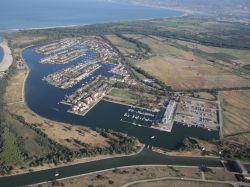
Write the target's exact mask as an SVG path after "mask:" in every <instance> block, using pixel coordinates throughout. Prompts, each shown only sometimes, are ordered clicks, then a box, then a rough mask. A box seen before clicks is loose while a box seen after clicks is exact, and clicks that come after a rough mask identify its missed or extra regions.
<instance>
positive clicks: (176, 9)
mask: <svg viewBox="0 0 250 187" xmlns="http://www.w3.org/2000/svg"><path fill="white" fill-rule="evenodd" d="M108 3H116V2H112V1H108ZM134 5H137V6H142V7H149V8H159V9H165V10H170V11H171V10H172V11H178V12H180V13H181V15H178V16H166V17H161V18H145V19H144V18H142V19H127V20H113V21H112V20H110V21H104V22H96V23H80V24H70V25H55V26H41V27H39V26H38V27H27V28H10V29H7V30H1V32H7V33H8V32H19V31H29V30H46V29H56V28H73V27H83V26H89V25H95V24H107V23H124V22H133V21H153V20H157V19H171V18H181V17H186V16H189V15H192V14H194V13H195V12H193V11H189V10H185V9H178V8H168V7H162V6H153V5H145V4H134Z"/></svg>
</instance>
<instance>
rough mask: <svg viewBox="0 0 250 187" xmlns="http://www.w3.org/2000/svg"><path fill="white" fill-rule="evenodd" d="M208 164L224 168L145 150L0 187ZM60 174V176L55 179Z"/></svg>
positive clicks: (5, 181) (13, 179) (2, 182)
mask: <svg viewBox="0 0 250 187" xmlns="http://www.w3.org/2000/svg"><path fill="white" fill-rule="evenodd" d="M202 164H206V165H207V166H209V167H222V165H221V162H220V160H219V159H217V158H204V157H198V158H194V157H172V156H171V157H168V156H165V155H163V154H159V153H155V152H152V151H150V150H148V149H144V150H143V151H142V152H141V153H139V154H137V155H133V156H127V157H119V158H110V159H105V160H99V161H93V162H87V163H82V164H77V165H71V166H64V167H59V168H56V169H49V170H44V171H38V172H31V173H26V174H20V175H15V176H10V177H2V178H0V186H3V187H4V186H6V187H7V186H11V187H16V186H24V185H30V184H35V183H40V182H45V181H51V180H55V179H60V178H65V177H70V176H75V175H80V174H86V173H90V172H95V171H100V170H105V169H110V168H116V167H122V166H133V165H181V166H201V165H202ZM56 172H58V173H59V176H58V177H55V173H56Z"/></svg>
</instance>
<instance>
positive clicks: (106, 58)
mask: <svg viewBox="0 0 250 187" xmlns="http://www.w3.org/2000/svg"><path fill="white" fill-rule="evenodd" d="M87 51H92V52H93V53H94V54H95V55H90V56H89V57H88V58H87V59H85V60H78V59H79V58H80V57H81V56H82V55H87ZM36 52H38V53H42V54H43V55H44V57H43V58H41V60H40V63H49V64H55V63H56V61H57V60H59V61H60V62H63V63H68V62H70V61H71V60H76V61H77V63H76V64H74V65H69V66H68V67H66V68H62V69H60V70H58V71H56V72H53V73H51V74H49V75H46V76H44V77H43V80H44V81H46V82H47V83H49V84H51V85H53V86H55V87H58V88H61V89H69V88H73V87H74V86H75V85H78V84H81V86H80V87H78V88H77V89H74V90H73V91H72V93H70V94H66V95H65V97H64V99H63V100H62V101H60V103H62V104H66V105H69V106H70V108H69V109H68V112H70V113H73V114H76V115H81V116H84V115H86V113H87V112H88V111H90V110H91V109H92V108H93V107H94V106H95V105H96V104H97V103H98V102H99V101H100V100H101V99H102V98H103V97H104V96H105V95H106V94H107V92H109V91H110V90H111V89H112V87H113V85H114V84H115V83H117V82H120V83H123V84H125V85H136V84H139V85H140V84H142V83H138V82H137V81H136V80H135V79H133V78H131V75H130V73H129V71H128V70H127V68H126V67H125V66H124V65H123V64H122V60H121V57H120V56H119V54H118V53H117V51H115V50H114V49H113V48H112V47H111V46H110V45H109V44H108V43H106V42H105V41H104V40H103V39H102V38H99V37H87V38H67V39H63V40H59V41H56V42H52V43H50V44H46V45H44V46H39V47H38V48H36ZM63 56H64V57H63ZM65 56H67V57H66V58H65ZM62 58H63V59H62ZM48 59H49V60H48ZM105 65H109V66H110V68H108V69H106V70H103V71H102V70H101V69H102V68H103V67H104V66H105ZM97 70H100V71H97ZM106 73H109V74H108V76H107V75H106ZM120 121H121V122H123V123H125V124H126V123H129V124H132V125H137V126H139V127H141V126H145V127H149V128H153V129H157V130H160V131H166V132H171V131H172V128H173V126H174V124H175V123H180V124H183V125H186V126H195V127H201V128H204V129H207V130H209V131H210V130H215V131H216V130H218V128H219V117H218V106H217V103H216V102H209V101H204V100H202V99H195V98H192V97H189V96H187V95H185V94H184V95H183V94H177V95H176V96H172V97H169V96H167V97H166V99H165V102H164V103H163V105H161V106H160V107H156V108H154V109H146V108H140V107H135V106H131V107H130V108H129V109H128V110H127V111H126V112H125V113H124V115H123V116H122V118H121V119H120Z"/></svg>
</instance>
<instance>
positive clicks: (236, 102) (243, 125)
mask: <svg viewBox="0 0 250 187" xmlns="http://www.w3.org/2000/svg"><path fill="white" fill-rule="evenodd" d="M219 98H220V101H221V105H222V116H223V134H224V136H228V135H237V134H241V135H242V136H245V137H247V138H250V134H249V133H250V117H249V116H250V91H249V90H244V91H243V90H238V91H223V92H220V93H219Z"/></svg>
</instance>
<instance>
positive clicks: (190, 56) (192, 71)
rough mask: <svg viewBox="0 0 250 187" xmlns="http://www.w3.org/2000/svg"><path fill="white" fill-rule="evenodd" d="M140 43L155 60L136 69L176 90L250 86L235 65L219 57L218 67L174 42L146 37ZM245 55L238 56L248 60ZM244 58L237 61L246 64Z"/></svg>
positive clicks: (147, 61) (240, 53) (139, 63)
mask: <svg viewBox="0 0 250 187" xmlns="http://www.w3.org/2000/svg"><path fill="white" fill-rule="evenodd" d="M140 41H142V42H145V43H146V44H148V45H149V46H150V47H151V49H152V51H153V53H154V54H155V56H153V57H152V58H150V59H146V60H141V61H139V62H137V63H136V66H137V67H139V68H142V69H143V70H145V71H146V72H148V73H150V74H151V75H153V76H155V77H156V78H158V79H160V80H161V81H164V82H165V83H166V84H167V85H169V86H171V87H172V88H173V89H174V90H185V89H202V88H203V89H211V88H231V87H249V86H250V80H249V79H248V77H246V78H245V77H243V76H242V75H239V73H236V69H235V70H234V69H233V67H231V66H233V65H225V63H227V62H226V60H227V59H225V62H224V61H223V60H222V59H219V58H220V57H218V63H216V62H215V60H211V59H209V57H208V56H207V55H201V54H202V52H201V51H199V52H197V51H195V52H194V51H192V50H191V49H190V48H188V49H189V50H184V49H181V48H180V47H179V46H177V45H176V43H173V42H168V41H164V42H163V41H159V40H156V39H154V38H149V37H144V38H143V39H140ZM207 48H209V47H207ZM203 50H204V49H203ZM224 50H225V49H224ZM245 53H246V52H245V51H244V52H243V51H241V52H239V53H237V55H239V56H241V55H243V56H244V58H246V56H247V55H248V54H249V52H248V54H247V55H246V54H245ZM215 54H217V53H215ZM245 55H246V56H245ZM211 58H212V57H211ZM244 58H243V59H239V60H238V58H237V60H238V62H240V61H242V63H243V62H244ZM235 59H236V58H235ZM211 61H213V62H211ZM235 63H236V62H235ZM238 71H239V70H238Z"/></svg>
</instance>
